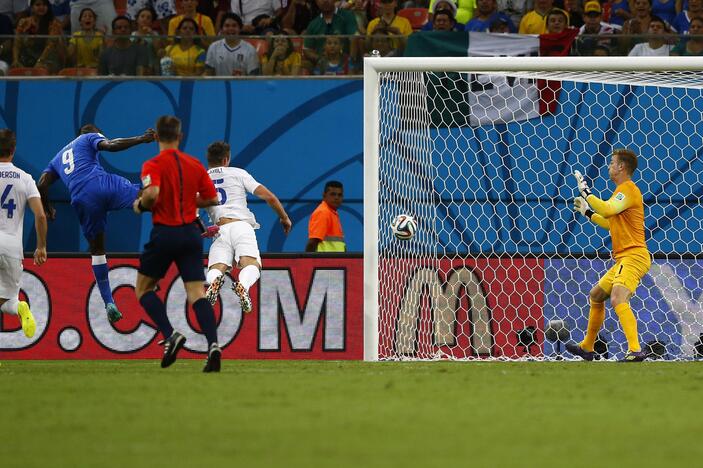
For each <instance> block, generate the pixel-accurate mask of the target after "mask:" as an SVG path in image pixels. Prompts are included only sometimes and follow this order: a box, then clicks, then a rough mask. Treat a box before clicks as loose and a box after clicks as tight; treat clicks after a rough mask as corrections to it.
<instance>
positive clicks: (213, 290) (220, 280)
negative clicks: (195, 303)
mask: <svg viewBox="0 0 703 468" xmlns="http://www.w3.org/2000/svg"><path fill="white" fill-rule="evenodd" d="M223 284H225V275H221V276H218V277H217V279H215V281H213V282H212V283H210V286H208V288H207V291H205V299H207V301H208V302H209V303H210V304H211V305H215V302H217V296H218V295H219V294H220V289H222V285H223Z"/></svg>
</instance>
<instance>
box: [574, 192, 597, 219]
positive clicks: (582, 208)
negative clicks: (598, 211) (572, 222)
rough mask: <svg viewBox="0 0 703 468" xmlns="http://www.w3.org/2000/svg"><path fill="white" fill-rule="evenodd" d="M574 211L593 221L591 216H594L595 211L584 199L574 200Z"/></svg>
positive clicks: (577, 198)
mask: <svg viewBox="0 0 703 468" xmlns="http://www.w3.org/2000/svg"><path fill="white" fill-rule="evenodd" d="M574 211H575V212H577V213H581V214H582V215H584V216H585V217H586V218H588V219H591V216H593V210H591V207H590V206H589V204H588V202H587V201H586V200H584V199H583V198H582V197H576V198H574Z"/></svg>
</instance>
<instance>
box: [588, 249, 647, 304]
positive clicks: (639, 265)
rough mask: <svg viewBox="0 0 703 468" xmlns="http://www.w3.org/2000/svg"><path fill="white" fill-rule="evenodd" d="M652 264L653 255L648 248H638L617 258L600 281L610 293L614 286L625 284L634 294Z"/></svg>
mask: <svg viewBox="0 0 703 468" xmlns="http://www.w3.org/2000/svg"><path fill="white" fill-rule="evenodd" d="M650 266H652V257H651V256H650V254H649V251H647V250H646V249H636V250H634V251H632V252H628V253H627V254H626V255H623V256H622V257H620V258H618V259H616V261H615V265H613V266H612V267H611V268H610V269H609V270H608V271H607V272H606V273H605V275H603V277H602V278H601V279H600V281H598V286H600V287H601V288H602V289H603V291H605V292H606V293H608V295H610V293H611V292H612V290H613V286H614V285H616V284H619V285H621V286H625V287H626V288H627V289H628V290H629V291H630V292H631V293H632V294H634V293H635V290H636V289H637V286H638V285H639V284H640V281H642V278H644V275H646V274H647V272H648V271H649V267H650Z"/></svg>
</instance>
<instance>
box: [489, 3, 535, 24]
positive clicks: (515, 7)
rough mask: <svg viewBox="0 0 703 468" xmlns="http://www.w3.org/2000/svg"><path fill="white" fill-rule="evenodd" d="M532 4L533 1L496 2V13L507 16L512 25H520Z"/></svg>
mask: <svg viewBox="0 0 703 468" xmlns="http://www.w3.org/2000/svg"><path fill="white" fill-rule="evenodd" d="M532 4H533V2H532V0H496V8H497V10H496V11H500V12H501V13H503V14H505V15H507V16H508V17H509V18H510V22H511V23H513V24H517V25H519V24H520V21H521V20H522V17H523V16H525V15H526V14H527V13H528V12H529V11H530V6H531V5H532Z"/></svg>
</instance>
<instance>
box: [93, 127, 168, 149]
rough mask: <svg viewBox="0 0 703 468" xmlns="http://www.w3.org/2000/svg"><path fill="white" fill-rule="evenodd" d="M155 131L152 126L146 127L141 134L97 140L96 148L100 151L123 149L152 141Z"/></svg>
mask: <svg viewBox="0 0 703 468" xmlns="http://www.w3.org/2000/svg"><path fill="white" fill-rule="evenodd" d="M155 135H156V132H155V131H154V129H153V128H150V129H147V131H145V132H144V133H143V134H141V135H139V136H135V137H128V138H115V139H113V140H101V141H100V142H98V149H99V150H100V151H110V152H115V151H123V150H126V149H128V148H131V147H132V146H136V145H139V144H142V143H151V142H152V141H154V138H155Z"/></svg>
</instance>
